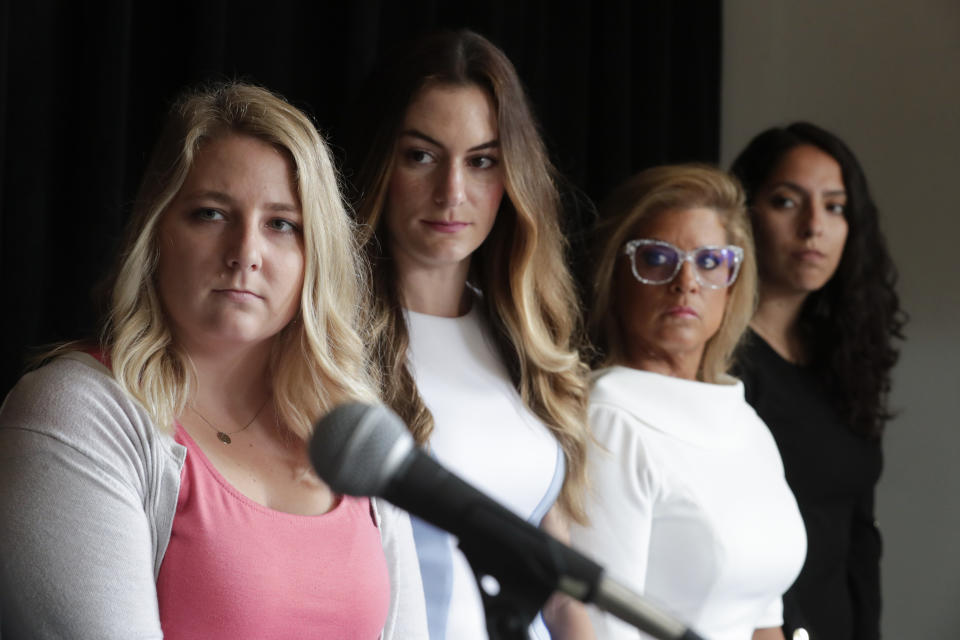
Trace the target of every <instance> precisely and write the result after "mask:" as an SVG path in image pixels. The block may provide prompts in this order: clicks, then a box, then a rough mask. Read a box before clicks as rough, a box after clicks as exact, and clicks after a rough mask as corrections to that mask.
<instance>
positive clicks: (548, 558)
mask: <svg viewBox="0 0 960 640" xmlns="http://www.w3.org/2000/svg"><path fill="white" fill-rule="evenodd" d="M310 461H311V462H312V463H313V466H314V468H315V469H316V471H317V474H318V475H319V476H320V477H321V478H322V479H323V480H324V482H326V483H327V484H328V485H329V486H330V488H332V489H333V490H334V491H337V492H338V493H345V494H348V495H354V496H379V497H382V498H385V499H386V500H388V501H389V502H391V503H393V504H394V505H396V506H398V507H400V508H402V509H404V510H406V511H408V512H410V513H411V514H413V515H415V516H418V517H419V518H421V519H423V520H425V521H427V522H430V523H431V524H433V525H436V526H438V527H440V528H441V529H444V530H446V531H448V532H450V533H452V534H454V535H455V536H457V538H458V539H459V544H460V547H461V549H463V550H464V553H466V554H467V555H468V557H470V558H471V563H473V557H472V555H471V553H472V552H474V551H476V552H477V553H478V554H482V556H483V560H484V562H485V564H486V565H487V566H485V567H483V568H482V569H481V568H479V567H476V566H475V567H474V570H475V571H481V570H482V571H484V572H487V573H490V574H491V575H493V576H494V577H495V578H498V579H500V580H504V579H505V578H508V577H510V576H511V575H521V574H522V577H523V579H524V580H525V581H526V582H527V583H528V584H534V585H535V586H536V588H537V589H541V590H542V591H543V592H544V593H545V594H549V593H552V592H553V591H561V592H563V593H566V594H567V595H569V596H571V597H573V598H576V599H577V600H580V601H582V602H587V603H592V604H594V605H595V606H597V607H598V608H599V609H602V610H604V611H607V612H609V613H611V614H613V615H615V616H617V617H618V618H620V619H621V620H624V621H625V622H627V623H629V624H632V625H633V626H634V627H636V628H638V629H640V630H642V631H645V632H646V633H648V634H650V635H652V636H654V637H656V638H661V639H662V640H702V639H701V638H700V636H698V635H697V634H696V633H694V632H693V631H692V630H690V629H688V628H687V627H686V626H684V625H683V624H682V623H680V622H678V621H677V620H675V619H674V618H672V617H670V616H668V615H666V614H665V613H663V612H662V611H660V610H659V609H657V608H656V607H654V606H653V605H651V604H649V603H647V602H646V601H644V600H643V598H641V597H640V596H639V595H637V594H636V593H634V592H633V591H632V590H630V589H629V588H627V587H626V586H624V585H622V584H620V583H618V582H616V581H615V580H613V579H612V578H610V577H609V576H608V575H607V574H606V572H605V571H604V569H603V567H601V566H600V565H598V564H597V563H596V562H594V561H593V560H591V559H589V558H587V557H586V556H585V555H583V554H581V553H580V552H578V551H576V550H574V549H572V548H570V547H569V546H567V545H565V544H563V543H561V542H560V541H559V540H557V539H555V538H553V537H552V536H550V535H549V534H548V533H546V532H545V531H543V530H542V529H539V528H538V527H535V526H533V525H532V524H530V523H529V522H527V521H526V520H524V519H523V518H521V517H519V516H517V515H516V514H515V513H513V512H512V511H510V510H509V509H507V508H506V507H504V506H502V505H501V504H499V503H498V502H496V501H495V500H493V499H492V498H489V497H488V496H486V495H485V494H484V493H483V492H481V491H480V490H479V489H476V488H475V487H473V486H471V485H470V484H468V483H467V482H465V481H463V480H461V479H460V478H459V477H457V476H456V475H454V474H453V473H451V472H450V471H448V470H447V469H446V468H444V467H443V466H442V465H441V464H440V463H438V462H437V461H436V460H434V459H433V458H431V457H430V456H429V455H427V454H425V453H424V452H423V451H421V450H420V449H419V448H418V447H417V446H416V445H415V444H414V442H413V438H412V437H411V436H410V433H409V432H408V430H407V428H406V425H404V423H403V421H402V420H401V419H400V418H399V416H397V415H396V414H395V413H393V412H392V411H391V410H390V409H388V408H387V407H385V406H383V405H367V404H362V403H350V404H343V405H340V406H338V407H336V408H334V409H333V410H332V411H330V413H328V414H327V415H326V416H325V417H324V418H322V419H321V420H320V421H319V422H318V423H317V425H316V429H315V430H314V435H313V438H312V439H311V441H310ZM541 604H542V602H541ZM536 608H539V607H536ZM534 610H536V609H534Z"/></svg>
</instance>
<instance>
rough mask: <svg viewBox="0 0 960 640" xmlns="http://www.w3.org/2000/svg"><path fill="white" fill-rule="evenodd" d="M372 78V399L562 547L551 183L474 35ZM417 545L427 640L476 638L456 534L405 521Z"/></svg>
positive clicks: (574, 440)
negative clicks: (375, 374)
mask: <svg viewBox="0 0 960 640" xmlns="http://www.w3.org/2000/svg"><path fill="white" fill-rule="evenodd" d="M370 86H371V88H372V93H371V100H369V101H368V104H369V105H375V108H376V114H377V115H376V117H374V116H371V118H369V119H360V122H362V123H364V125H365V126H368V127H369V129H368V130H367V131H365V132H364V133H365V135H366V138H367V139H366V140H363V141H357V142H356V145H355V147H354V151H356V152H359V153H360V154H361V157H360V159H359V161H358V162H357V163H356V165H357V167H358V172H357V175H356V185H355V186H356V188H357V191H358V193H359V194H360V196H361V198H360V199H359V201H358V203H357V205H356V209H357V216H358V218H359V222H360V223H361V225H362V229H363V230H364V235H363V245H364V247H365V250H366V252H367V255H368V256H369V257H370V259H371V261H372V264H373V270H374V278H373V289H374V292H375V296H374V297H375V301H374V303H373V307H372V309H371V311H370V316H371V318H370V320H369V323H370V326H371V334H370V341H371V346H372V348H373V350H374V353H375V354H376V355H377V357H378V359H379V364H380V371H381V375H382V378H381V389H382V395H383V397H384V398H385V400H386V401H387V403H388V404H389V405H390V406H391V408H392V409H393V410H394V411H396V412H397V413H398V414H399V415H400V416H401V417H402V418H403V419H404V420H405V421H406V423H407V425H408V426H409V428H410V430H411V431H412V433H413V435H414V437H415V439H416V441H417V442H418V443H420V444H422V445H425V446H426V447H428V449H429V451H430V452H431V454H433V455H434V456H436V458H437V459H438V460H439V461H440V462H441V463H443V464H444V465H446V466H447V467H448V468H450V469H451V470H453V471H454V472H455V473H457V474H459V475H461V476H463V477H464V478H465V479H467V480H468V481H469V482H471V483H473V484H474V485H476V486H477V487H479V488H481V489H482V490H484V491H485V492H487V493H488V494H489V495H491V496H492V497H493V498H495V499H497V500H499V501H500V502H502V503H503V504H505V505H506V506H507V507H509V508H510V509H512V510H513V511H514V512H515V513H517V514H518V515H520V516H521V517H523V518H525V519H527V520H528V521H530V522H532V523H534V524H541V523H542V524H543V526H544V527H545V528H546V529H547V530H548V531H551V532H552V533H554V534H556V535H559V536H561V537H563V536H564V535H565V532H566V528H567V526H566V521H567V519H568V518H572V519H574V520H581V519H582V515H583V508H582V503H581V500H582V492H583V486H584V456H585V446H586V440H587V431H586V427H585V422H586V378H585V373H586V371H585V365H583V364H582V362H581V360H580V357H579V355H578V351H577V348H576V347H577V342H576V341H577V336H578V321H577V302H576V296H575V291H574V286H573V283H572V280H571V277H570V275H569V273H568V271H567V268H566V265H565V262H564V249H565V246H564V241H563V237H562V234H561V232H560V221H559V217H560V203H559V197H558V194H557V187H556V183H555V181H556V176H555V173H554V170H553V167H552V165H551V164H550V161H549V159H548V157H547V153H546V150H545V148H544V145H543V142H542V141H541V139H540V136H539V134H538V131H537V127H536V123H535V121H534V118H533V114H532V113H531V110H530V107H529V105H528V103H527V99H526V96H525V94H524V92H523V88H522V86H521V84H520V81H519V78H518V77H517V74H516V71H515V70H514V68H513V65H512V64H511V63H510V61H509V60H508V59H507V57H506V56H505V55H504V54H503V52H502V51H500V50H499V49H498V48H496V47H495V46H494V45H493V44H491V43H490V42H489V41H487V40H486V39H484V38H483V37H481V36H479V35H477V34H475V33H472V32H469V31H458V32H451V31H444V32H439V33H435V34H432V35H430V36H428V37H426V38H423V39H421V40H419V41H418V42H416V43H415V44H414V45H413V46H412V47H410V48H409V49H407V50H405V51H403V52H401V54H400V55H398V56H397V57H394V58H392V59H390V60H389V63H388V64H387V65H385V66H384V68H383V69H382V70H381V72H380V74H379V75H377V76H375V77H374V79H373V80H372V82H371V85H370ZM374 96H375V98H374ZM414 535H415V538H416V541H417V550H418V554H419V558H420V567H421V571H422V573H423V576H424V589H425V594H426V599H427V612H428V620H429V623H430V634H431V638H433V639H434V640H440V639H442V638H456V639H457V640H461V639H471V638H484V637H486V625H485V622H484V609H483V607H482V605H481V596H480V592H479V590H478V587H477V584H476V581H475V579H474V575H473V573H472V572H471V569H470V566H469V564H468V562H467V560H466V559H465V557H464V556H463V554H462V553H461V552H460V551H459V550H458V549H456V540H454V539H453V538H452V537H451V536H449V535H447V534H445V533H443V532H441V531H438V530H436V529H433V528H431V527H429V526H428V525H426V524H425V523H422V522H419V521H416V520H415V521H414ZM543 614H544V615H543V617H544V619H545V621H546V624H547V626H548V627H550V630H551V632H552V633H553V634H554V637H563V635H564V633H567V634H571V635H572V634H575V633H577V632H578V630H579V629H580V628H581V627H580V626H578V625H585V626H586V627H587V630H586V631H584V632H583V633H589V629H588V627H589V623H588V622H587V620H586V616H585V612H584V611H583V610H582V608H581V607H579V605H578V604H576V603H574V602H573V601H571V600H569V599H565V598H563V597H560V596H554V597H553V598H552V599H551V600H550V601H548V605H547V606H546V607H545V609H544V611H543ZM532 629H533V633H534V634H535V637H544V634H545V630H544V629H543V628H542V626H541V625H540V624H539V623H538V624H537V625H535V627H533V628H532ZM581 637H582V636H581Z"/></svg>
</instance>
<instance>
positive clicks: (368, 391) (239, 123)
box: [101, 82, 375, 440]
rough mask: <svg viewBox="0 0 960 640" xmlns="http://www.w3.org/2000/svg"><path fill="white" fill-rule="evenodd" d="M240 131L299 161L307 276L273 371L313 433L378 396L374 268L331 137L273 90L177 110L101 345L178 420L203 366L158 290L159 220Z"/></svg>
mask: <svg viewBox="0 0 960 640" xmlns="http://www.w3.org/2000/svg"><path fill="white" fill-rule="evenodd" d="M231 134H242V135H247V136H253V137H255V138H258V139H260V140H263V141H265V142H268V143H270V144H272V145H274V146H276V147H277V148H278V149H280V150H282V151H283V152H284V153H285V154H286V155H287V156H288V157H289V158H290V159H291V160H292V162H293V166H294V167H295V170H294V172H295V175H294V179H295V183H296V188H297V195H298V196H299V199H300V206H301V211H302V216H303V243H304V247H303V250H304V263H305V264H304V283H303V290H302V291H301V293H300V308H299V311H298V313H297V314H296V316H295V319H294V320H293V321H292V322H291V323H290V324H288V325H287V326H286V327H285V328H284V329H283V330H282V331H281V332H280V334H278V336H277V337H276V339H275V340H274V347H273V352H272V354H271V358H270V368H271V371H270V373H271V376H272V380H273V402H274V404H275V408H276V411H277V415H278V416H279V417H280V420H281V422H282V424H283V425H285V427H286V429H287V430H288V431H289V432H290V433H291V434H292V435H294V436H295V437H297V438H300V439H302V440H306V439H307V438H308V437H309V436H310V434H311V433H312V431H313V424H314V422H315V421H316V419H317V418H318V417H320V416H321V415H322V414H324V413H325V412H326V411H327V410H329V409H330V408H331V407H332V406H333V405H335V404H338V403H340V402H344V401H348V400H362V401H372V400H373V399H374V398H375V393H374V391H373V388H374V387H373V383H372V381H371V380H370V377H369V373H368V361H367V359H366V355H365V353H366V351H365V349H364V345H363V341H362V340H361V338H360V336H359V335H358V333H357V330H356V327H357V326H358V317H359V310H360V306H361V304H360V301H361V296H362V294H363V293H364V292H365V291H366V276H365V273H366V272H365V269H364V268H363V267H362V264H363V263H362V261H360V260H358V256H359V251H358V247H357V245H356V233H355V230H354V228H353V224H352V221H351V219H350V217H349V215H348V214H347V212H346V210H345V208H344V205H343V202H342V200H341V197H340V189H339V185H338V178H337V173H336V171H335V170H334V167H333V164H332V163H331V160H330V154H329V152H328V150H327V147H326V145H325V143H324V141H323V139H322V138H321V137H320V135H319V134H318V133H317V130H316V128H315V127H314V125H313V123H312V122H311V121H310V119H309V118H308V117H307V116H306V115H304V114H303V113H302V112H301V111H300V110H298V109H296V108H295V107H293V106H291V105H290V104H289V103H287V102H286V101H284V100H283V99H282V98H280V97H278V96H276V95H274V94H273V93H271V92H270V91H268V90H266V89H263V88H261V87H256V86H252V85H248V84H244V83H239V82H229V83H222V84H217V85H214V86H211V87H208V88H204V89H200V90H197V91H193V92H189V93H186V94H184V95H183V96H182V97H181V98H180V99H179V100H178V101H177V102H176V104H174V106H173V107H172V108H171V110H170V112H169V114H168V116H167V120H166V124H165V127H164V129H163V131H162V133H161V135H160V139H159V140H158V142H157V144H156V147H155V148H154V152H153V155H152V157H151V159H150V162H149V165H148V167H147V171H146V173H145V175H144V178H143V181H142V182H141V185H140V190H139V192H138V195H137V200H136V203H135V206H134V211H133V217H132V219H131V221H130V225H129V227H128V234H127V239H126V242H125V244H124V248H123V251H122V252H121V255H120V260H119V263H118V266H117V269H116V273H115V276H114V281H113V286H112V297H111V300H110V309H109V313H108V316H107V318H106V322H105V324H104V328H103V331H102V334H101V348H102V349H103V351H104V353H106V354H108V355H109V357H110V364H111V368H112V369H113V374H114V376H115V377H116V379H117V380H118V382H119V383H120V385H121V386H122V387H123V388H124V389H125V390H126V391H127V392H128V393H130V394H131V395H132V396H134V397H135V398H137V399H138V400H139V401H140V402H141V403H142V404H143V405H144V407H145V408H146V409H147V411H148V412H149V413H150V415H151V417H152V418H153V420H154V422H155V424H156V425H157V427H158V428H159V429H162V430H166V431H170V430H172V429H173V421H174V419H175V418H176V417H177V416H178V415H180V414H181V413H182V412H183V410H184V409H185V407H186V405H187V403H188V402H189V399H190V397H191V389H192V388H193V386H194V385H195V384H196V380H195V377H196V374H195V372H194V370H193V367H192V365H191V363H190V359H189V357H188V356H187V354H186V353H184V352H183V351H182V350H181V349H179V348H178V346H177V344H176V342H175V341H174V339H173V336H172V334H171V331H170V327H169V322H168V319H167V316H166V314H165V313H164V310H163V307H162V304H161V301H160V299H159V296H158V294H157V287H156V283H155V273H156V269H157V263H158V255H159V253H158V228H159V222H160V220H161V218H162V216H163V215H164V212H165V211H166V210H167V208H168V206H169V205H170V203H171V202H172V201H173V200H174V198H175V197H176V195H177V193H178V192H179V190H180V188H181V187H182V185H183V183H184V181H185V180H186V178H187V175H188V174H189V173H190V170H191V168H192V166H193V163H194V161H195V158H196V156H197V152H198V150H199V149H200V148H201V147H202V146H203V145H204V144H205V143H207V142H209V141H210V140H212V139H216V138H220V137H223V136H227V135H231Z"/></svg>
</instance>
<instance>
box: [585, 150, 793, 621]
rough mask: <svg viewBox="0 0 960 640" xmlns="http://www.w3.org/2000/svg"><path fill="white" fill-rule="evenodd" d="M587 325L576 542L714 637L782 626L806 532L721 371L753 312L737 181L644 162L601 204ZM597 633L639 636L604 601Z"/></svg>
mask: <svg viewBox="0 0 960 640" xmlns="http://www.w3.org/2000/svg"><path fill="white" fill-rule="evenodd" d="M601 214H602V216H603V218H602V220H601V222H600V225H599V227H598V229H597V237H598V239H599V248H598V251H597V253H596V258H597V259H596V268H595V270H594V277H593V281H592V284H593V301H592V306H591V309H590V319H589V328H590V331H591V336H592V337H593V338H594V340H595V344H596V345H597V347H598V349H599V352H600V362H599V365H600V367H601V368H600V369H599V370H598V371H596V372H595V377H594V385H593V389H592V391H591V394H590V425H591V427H592V429H593V432H594V435H595V437H596V439H597V443H598V446H595V447H591V452H590V464H589V471H590V474H591V480H592V487H591V489H592V490H591V502H590V504H589V505H588V509H587V514H588V516H589V517H590V522H591V525H590V527H589V528H581V527H575V528H574V531H573V540H574V543H575V544H576V545H577V546H580V547H581V548H583V549H585V550H588V551H589V552H592V553H594V554H596V555H597V557H598V559H599V560H600V562H601V564H604V565H605V566H607V567H610V568H611V570H612V571H613V572H615V573H617V574H619V575H620V577H621V578H622V579H623V581H624V582H625V583H626V584H628V585H630V586H632V587H633V588H635V589H636V590H638V591H640V592H642V593H644V594H645V596H646V597H647V598H648V599H650V600H651V601H653V602H654V603H656V604H659V605H660V606H662V607H663V608H664V609H666V610H667V611H670V612H672V613H673V614H675V615H676V616H677V617H678V618H680V619H682V620H683V621H684V622H685V623H687V624H689V625H690V626H692V627H693V628H694V629H696V630H697V632H698V633H700V634H701V635H702V636H704V637H706V638H711V639H713V640H747V639H749V638H751V637H753V638H755V639H760V638H782V637H783V636H782V633H781V631H780V623H781V607H782V605H781V594H783V592H784V591H786V589H787V587H789V586H790V584H791V583H792V582H793V580H794V578H795V577H796V575H797V573H798V572H799V570H800V565H801V564H802V562H803V557H804V550H805V538H804V531H803V523H802V521H801V520H800V515H799V512H798V511H797V505H796V502H795V501H794V499H793V495H792V494H791V493H790V489H789V488H788V487H787V484H786V481H785V480H784V476H783V466H782V464H781V462H780V457H779V455H778V454H777V449H776V445H775V444H774V442H773V439H772V437H771V436H770V433H769V431H768V430H767V428H766V426H765V425H764V424H763V422H761V421H760V419H759V418H758V417H757V415H756V414H755V413H754V412H753V410H752V409H751V408H750V406H749V405H748V404H747V403H746V401H745V400H744V393H743V385H742V384H741V383H740V382H739V381H737V380H736V379H734V378H732V377H731V376H730V375H729V374H728V373H727V372H728V370H729V368H730V363H731V355H732V353H733V351H734V349H735V347H736V345H737V343H738V341H739V340H740V337H741V335H742V334H743V332H744V330H745V329H746V327H747V323H748V322H749V321H750V317H751V315H752V313H753V308H754V298H755V295H756V293H755V287H756V277H757V275H756V262H755V257H754V255H753V242H752V239H751V234H750V227H749V224H748V222H747V216H746V211H745V208H744V197H743V192H742V191H741V190H740V188H739V187H738V185H737V184H736V183H735V182H734V181H733V180H731V179H730V178H729V177H728V176H727V175H726V174H724V173H723V172H721V171H718V170H717V169H714V168H711V167H707V166H701V165H680V166H668V167H658V168H654V169H649V170H647V171H643V172H641V173H639V174H637V175H636V176H634V177H633V178H631V179H630V180H628V181H627V182H626V183H625V184H623V185H622V186H621V187H619V188H618V189H617V190H616V191H614V193H613V194H612V195H611V196H610V198H609V200H608V201H607V202H606V204H605V205H604V206H603V207H602V210H601ZM595 625H596V629H597V632H598V635H599V636H600V637H601V638H609V639H613V638H637V637H638V635H637V634H638V632H636V631H634V630H632V629H630V628H629V627H627V625H625V624H623V623H621V622H620V621H618V620H616V619H613V618H611V617H609V616H608V615H606V614H601V615H598V616H597V617H596V619H595Z"/></svg>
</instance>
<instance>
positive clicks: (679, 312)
mask: <svg viewBox="0 0 960 640" xmlns="http://www.w3.org/2000/svg"><path fill="white" fill-rule="evenodd" d="M667 315H669V316H675V317H679V318H699V317H700V314H698V313H697V312H696V311H694V310H693V308H691V307H685V306H682V305H677V306H675V307H670V308H669V309H667Z"/></svg>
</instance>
